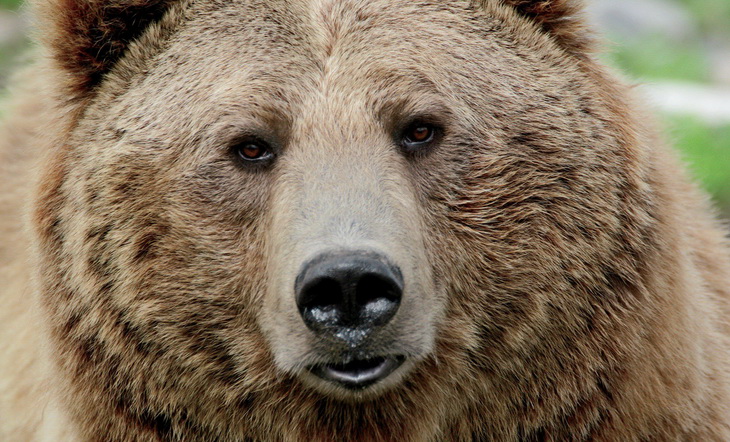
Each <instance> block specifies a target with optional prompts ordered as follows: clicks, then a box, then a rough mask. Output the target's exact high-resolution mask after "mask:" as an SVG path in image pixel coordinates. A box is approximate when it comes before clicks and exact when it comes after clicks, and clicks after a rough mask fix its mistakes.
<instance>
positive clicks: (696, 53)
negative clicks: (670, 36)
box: [605, 0, 730, 82]
mask: <svg viewBox="0 0 730 442" xmlns="http://www.w3.org/2000/svg"><path fill="white" fill-rule="evenodd" d="M728 1H729V2H730V0H728ZM610 37H611V36H609V38H610ZM615 40H616V41H621V40H620V38H616V39H615ZM609 49H611V50H610V52H609V53H607V54H605V58H607V60H608V62H609V63H611V64H613V65H615V66H617V67H619V68H620V69H621V70H622V71H623V72H626V73H628V74H629V75H630V76H632V77H634V78H637V79H641V80H657V79H669V80H683V81H694V82H706V81H708V80H709V78H710V69H709V60H708V59H707V57H706V55H704V54H705V52H704V51H703V50H702V47H701V43H700V42H699V41H688V42H683V43H673V42H670V41H668V40H667V39H666V37H664V36H655V37H649V38H646V39H644V40H642V41H641V43H640V44H621V45H614V46H613V47H611V48H609Z"/></svg>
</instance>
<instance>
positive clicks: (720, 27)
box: [679, 0, 730, 36]
mask: <svg viewBox="0 0 730 442" xmlns="http://www.w3.org/2000/svg"><path fill="white" fill-rule="evenodd" d="M679 2H680V3H683V4H684V6H685V7H687V9H688V10H689V11H690V12H691V13H692V15H694V16H695V18H696V19H697V21H698V22H699V24H700V27H701V28H702V31H704V32H711V33H717V34H725V35H726V36H727V35H730V1H728V0H679Z"/></svg>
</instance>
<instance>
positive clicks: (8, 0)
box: [0, 0, 23, 9]
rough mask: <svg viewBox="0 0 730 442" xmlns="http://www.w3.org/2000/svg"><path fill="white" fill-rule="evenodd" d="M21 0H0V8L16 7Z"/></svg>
mask: <svg viewBox="0 0 730 442" xmlns="http://www.w3.org/2000/svg"><path fill="white" fill-rule="evenodd" d="M22 3H23V0H0V9H18V8H19V7H20V5H21V4H22Z"/></svg>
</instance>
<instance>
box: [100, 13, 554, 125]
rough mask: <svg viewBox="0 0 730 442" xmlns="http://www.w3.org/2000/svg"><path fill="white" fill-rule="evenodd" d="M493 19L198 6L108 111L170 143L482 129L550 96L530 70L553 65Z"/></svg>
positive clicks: (464, 15)
mask: <svg viewBox="0 0 730 442" xmlns="http://www.w3.org/2000/svg"><path fill="white" fill-rule="evenodd" d="M490 5H491V6H494V5H492V4H491V3H490ZM489 10H490V9H489V8H486V9H481V10H480V9H478V8H476V7H475V6H473V5H472V3H471V2H468V1H463V2H462V1H454V2H441V1H412V0H387V1H379V0H376V1H365V0H286V1H283V0H266V1H251V0H247V1H205V0H203V1H196V2H193V3H192V5H191V7H190V9H189V10H188V11H187V12H186V20H185V21H184V22H183V23H182V24H181V25H180V26H179V28H178V29H177V31H176V32H175V33H174V34H173V35H172V36H171V37H170V39H169V41H167V42H166V44H165V45H164V48H163V50H162V51H161V52H159V53H158V54H156V56H154V57H153V58H152V59H148V60H145V61H144V63H143V64H142V65H143V66H144V67H145V68H144V71H143V72H142V73H141V75H140V76H139V77H138V78H139V80H138V82H137V83H136V85H137V86H136V87H134V88H128V89H127V90H126V91H124V92H123V94H122V96H121V100H120V101H121V103H119V105H118V106H109V105H108V103H103V109H104V110H103V111H102V112H108V113H109V115H110V118H114V119H117V118H123V119H125V120H128V119H134V120H135V121H136V122H135V123H134V125H137V126H139V127H144V128H145V129H144V130H145V131H146V132H149V131H151V130H152V129H150V128H154V130H155V131H159V132H161V133H160V134H157V135H156V136H159V137H161V138H164V137H167V136H172V137H174V136H175V134H177V133H181V132H196V131H201V130H204V128H206V127H209V126H211V125H212V124H213V123H216V122H218V121H220V120H222V119H226V118H227V119H229V120H240V121H244V120H246V121H247V122H245V123H241V124H253V125H257V126H265V127H277V126H278V127H282V128H291V127H294V126H296V123H302V124H303V125H304V126H306V125H307V124H309V123H310V122H312V121H314V122H315V123H316V124H318V125H320V126H326V125H327V124H329V125H332V126H336V125H340V124H342V122H347V121H353V122H357V121H363V117H364V118H370V121H373V120H376V121H377V120H379V121H380V122H384V123H388V120H389V119H390V120H392V118H390V117H391V116H393V115H405V114H412V115H413V114H417V113H431V109H433V108H438V107H441V108H449V111H454V112H450V113H452V114H459V115H461V116H462V118H460V119H461V120H462V121H476V119H475V118H476V117H475V116H474V115H472V113H473V112H474V109H481V111H480V113H489V110H490V107H499V108H504V107H507V106H503V105H502V104H501V103H504V102H505V101H508V100H514V99H515V98H514V97H515V96H516V94H517V93H519V94H521V95H525V94H527V93H528V92H529V91H528V90H529V89H535V90H537V89H550V88H552V86H549V85H548V86H546V85H540V84H539V83H540V82H541V81H543V80H544V79H545V78H548V76H545V75H542V74H541V75H540V77H539V78H538V77H537V76H534V75H532V73H531V71H535V72H541V71H544V70H546V68H549V66H544V65H546V64H547V63H549V62H547V61H545V60H547V57H542V56H541V55H540V54H536V53H533V52H534V51H530V50H525V51H523V52H522V53H517V52H515V51H516V50H515V48H516V47H519V45H515V44H514V41H513V40H510V38H512V37H510V35H509V33H507V34H505V32H504V30H503V29H501V23H500V22H499V20H498V19H497V18H494V17H491V16H490V12H488V11H489ZM492 10H494V8H492ZM516 66H519V67H520V68H519V69H516V68H515V67H516ZM523 74H524V75H523ZM521 75H522V76H523V77H524V78H521V77H520V76H521ZM552 78H562V77H555V76H554V77H552ZM541 79H543V80H541ZM112 86H114V85H113V84H112ZM484 90H489V92H490V93H489V94H488V95H485V94H483V92H482V91H484ZM485 100H487V101H485ZM523 101H524V100H523ZM444 102H446V103H447V105H446V106H443V103H444ZM130 110H131V112H130ZM498 110H499V109H497V111H498ZM348 113H349V114H348ZM366 114H367V115H366ZM122 116H123V117H122ZM323 122H324V123H323ZM123 124H124V125H127V124H130V125H131V124H132V122H127V123H123ZM193 126H194V127H193ZM322 130H329V129H327V128H324V127H323V128H322ZM163 132H164V133H163Z"/></svg>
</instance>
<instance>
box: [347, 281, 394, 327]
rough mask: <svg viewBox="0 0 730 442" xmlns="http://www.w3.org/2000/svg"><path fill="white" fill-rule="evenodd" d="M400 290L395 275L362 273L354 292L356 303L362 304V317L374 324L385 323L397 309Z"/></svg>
mask: <svg viewBox="0 0 730 442" xmlns="http://www.w3.org/2000/svg"><path fill="white" fill-rule="evenodd" d="M388 273H390V272H388ZM402 292H403V288H402V287H401V286H400V284H398V281H397V280H396V279H395V275H392V274H366V275H363V276H362V278H360V280H359V281H358V283H357V287H356V293H355V297H356V299H357V305H359V306H362V316H363V319H364V320H366V321H370V322H372V323H373V324H374V325H382V324H385V323H387V322H388V321H389V320H390V319H391V318H392V317H393V315H394V314H395V312H396V310H397V309H398V304H399V302H400V298H401V295H402Z"/></svg>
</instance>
